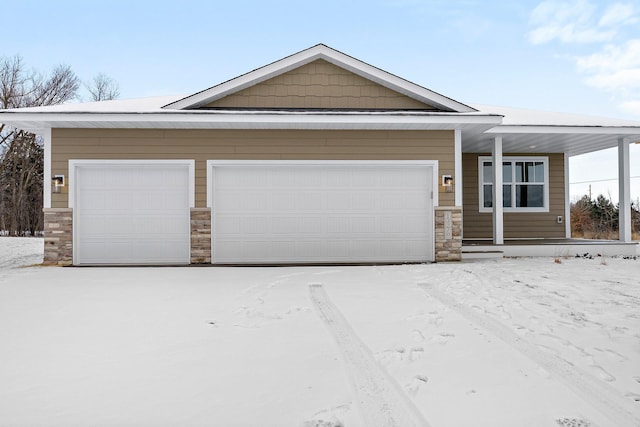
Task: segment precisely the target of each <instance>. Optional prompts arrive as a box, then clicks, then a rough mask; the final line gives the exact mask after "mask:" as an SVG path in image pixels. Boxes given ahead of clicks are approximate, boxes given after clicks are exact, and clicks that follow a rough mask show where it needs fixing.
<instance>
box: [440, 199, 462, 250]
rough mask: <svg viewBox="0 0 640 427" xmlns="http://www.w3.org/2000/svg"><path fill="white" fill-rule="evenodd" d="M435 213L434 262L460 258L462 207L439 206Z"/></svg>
mask: <svg viewBox="0 0 640 427" xmlns="http://www.w3.org/2000/svg"><path fill="white" fill-rule="evenodd" d="M435 215H436V221H435V222H436V230H435V231H436V262H440V261H461V260H462V208H461V207H460V206H439V207H437V208H436V209H435Z"/></svg>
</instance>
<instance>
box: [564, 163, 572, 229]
mask: <svg viewBox="0 0 640 427" xmlns="http://www.w3.org/2000/svg"><path fill="white" fill-rule="evenodd" d="M564 234H565V237H566V238H567V239H570V238H571V187H570V185H569V155H568V154H567V153H564Z"/></svg>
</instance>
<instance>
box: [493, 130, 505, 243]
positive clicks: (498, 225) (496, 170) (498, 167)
mask: <svg viewBox="0 0 640 427" xmlns="http://www.w3.org/2000/svg"><path fill="white" fill-rule="evenodd" d="M492 154H493V158H492V164H493V243H494V244H495V245H502V244H503V243H504V217H503V214H504V208H503V207H502V136H496V137H495V140H494V142H493V153H492Z"/></svg>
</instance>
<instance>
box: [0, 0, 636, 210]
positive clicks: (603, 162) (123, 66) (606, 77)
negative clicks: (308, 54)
mask: <svg viewBox="0 0 640 427" xmlns="http://www.w3.org/2000/svg"><path fill="white" fill-rule="evenodd" d="M9 15H11V16H16V17H21V19H4V27H5V28H4V31H3V38H2V44H1V45H0V56H11V55H15V54H19V55H21V56H22V57H23V59H24V61H25V63H26V64H28V65H29V66H32V67H34V68H36V69H38V70H40V71H47V70H50V69H51V68H52V67H54V66H55V65H57V64H61V63H63V64H68V65H70V66H71V67H72V68H73V70H74V71H75V72H76V73H77V74H78V75H79V76H80V77H81V78H82V79H83V80H89V79H91V78H92V77H93V76H94V75H96V74H98V73H101V72H102V73H105V74H107V75H108V76H110V77H112V78H114V79H115V80H117V81H118V82H119V84H120V90H121V97H122V98H134V97H142V96H153V95H170V94H189V93H193V92H196V91H199V90H202V89H204V88H207V87H210V86H213V85H215V84H217V83H220V82H222V81H225V80H228V79H230V78H233V77H235V76H237V75H239V74H242V73H245V72H247V71H250V70H252V69H255V68H257V67H260V66H262V65H265V64H267V63H270V62H273V61H275V60H278V59H280V58H282V57H284V56H287V55H289V54H292V53H294V52H297V51H299V50H302V49H305V48H307V47H309V46H312V45H314V44H317V43H325V44H327V45H329V46H331V47H333V48H335V49H338V50H340V51H342V52H344V53H347V54H349V55H352V56H355V57H356V58H358V59H361V60H363V61H365V62H368V63H370V64H372V65H375V66H377V67H379V68H382V69H384V70H386V71H389V72H392V73H394V74H397V75H399V76H401V77H404V78H406V79H408V80H411V81H413V82H415V83H418V84H420V85H422V86H426V87H428V88H429V89H432V90H435V91H436V92H439V93H442V94H444V95H447V96H449V97H452V98H454V99H456V100H459V101H461V102H468V103H481V104H489V105H504V106H511V107H524V108H532V109H541V110H549V111H561V112H572V113H584V114H592V115H599V116H606V117H618V118H626V119H632V120H637V121H640V30H638V28H640V1H639V0H634V1H619V2H618V1H605V0H599V1H595V0H546V1H530V0H524V1H522V0H521V1H514V2H509V1H498V0H484V1H483V0H380V1H377V0H368V1H360V0H351V1H344V0H343V1H334V0H325V1H323V2H304V1H300V0H298V1H249V0H234V1H213V0H211V1H195V0H182V1H162V0H155V1H135V0H129V1H120V0H115V1H114V0H110V1H88V0H84V1H65V0H58V1H55V2H48V1H44V0H41V1H34V0H21V1H20V2H12V4H11V8H10V9H9V8H7V7H5V18H6V17H8V16H9ZM23 17H25V18H23ZM26 17H28V18H26ZM631 150H632V171H631V175H632V176H639V175H640V145H639V144H634V145H632V147H631ZM616 167H617V163H616V152H615V150H608V151H606V152H601V153H598V154H596V155H590V156H581V157H580V158H574V159H572V161H571V169H572V172H571V181H572V182H581V181H586V180H589V179H593V180H596V181H600V180H604V179H609V178H615V177H616V175H617V173H616ZM587 188H588V184H582V185H574V186H572V195H573V196H579V195H580V194H583V193H584V192H585V191H587ZM592 191H593V192H594V193H596V194H597V193H600V192H602V193H605V194H607V193H610V194H611V195H612V196H613V197H614V199H617V183H616V182H615V181H602V182H593V183H592ZM638 197H640V178H634V179H632V198H633V199H636V198H638Z"/></svg>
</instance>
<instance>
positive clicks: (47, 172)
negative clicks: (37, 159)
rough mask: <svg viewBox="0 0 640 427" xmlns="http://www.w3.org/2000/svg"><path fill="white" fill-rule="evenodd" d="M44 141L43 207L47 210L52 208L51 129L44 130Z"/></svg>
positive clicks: (42, 133)
mask: <svg viewBox="0 0 640 427" xmlns="http://www.w3.org/2000/svg"><path fill="white" fill-rule="evenodd" d="M40 134H41V135H42V138H43V139H44V182H43V183H42V187H43V189H44V195H43V197H44V200H43V205H42V207H43V208H45V209H47V208H50V207H51V128H49V129H43V130H42V132H40Z"/></svg>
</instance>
